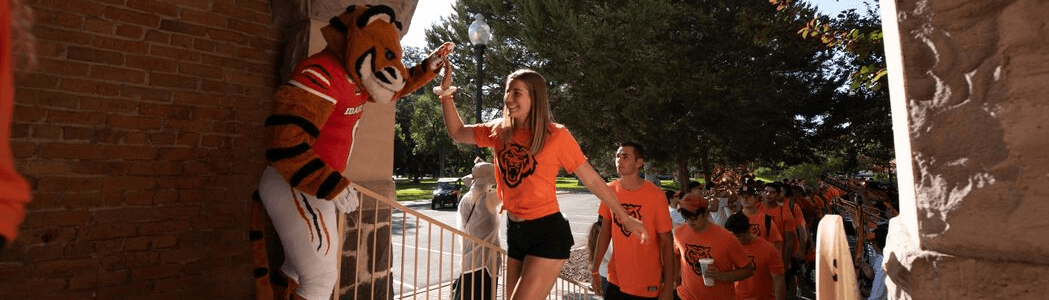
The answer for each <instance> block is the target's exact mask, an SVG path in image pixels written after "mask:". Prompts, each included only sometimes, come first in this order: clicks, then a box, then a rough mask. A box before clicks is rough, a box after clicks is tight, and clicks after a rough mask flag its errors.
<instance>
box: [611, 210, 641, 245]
mask: <svg viewBox="0 0 1049 300" xmlns="http://www.w3.org/2000/svg"><path fill="white" fill-rule="evenodd" d="M620 205H622V206H623V209H624V210H626V214H627V215H629V216H631V217H634V219H638V220H641V205H637V204H627V203H622V202H621V203H620ZM612 221H613V222H614V223H615V224H616V226H617V227H619V231H620V232H622V233H623V236H625V237H630V231H627V230H626V227H624V226H623V223H620V222H619V218H616V217H612Z"/></svg>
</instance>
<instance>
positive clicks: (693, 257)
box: [685, 244, 712, 276]
mask: <svg viewBox="0 0 1049 300" xmlns="http://www.w3.org/2000/svg"><path fill="white" fill-rule="evenodd" d="M701 258H712V257H710V247H706V246H702V245H689V244H685V262H687V263H688V266H689V267H691V269H692V272H694V273H696V275H699V276H703V267H702V266H700V265H699V259H701Z"/></svg>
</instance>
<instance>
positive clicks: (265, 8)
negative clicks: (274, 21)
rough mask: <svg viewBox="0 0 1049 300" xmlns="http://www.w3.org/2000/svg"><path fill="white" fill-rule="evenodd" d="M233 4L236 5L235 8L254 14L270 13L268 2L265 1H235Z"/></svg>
mask: <svg viewBox="0 0 1049 300" xmlns="http://www.w3.org/2000/svg"><path fill="white" fill-rule="evenodd" d="M235 2H236V3H237V6H238V7H240V8H245V9H249V10H253V11H256V12H260V13H263V14H269V13H270V5H269V2H266V1H253V0H237V1H235Z"/></svg>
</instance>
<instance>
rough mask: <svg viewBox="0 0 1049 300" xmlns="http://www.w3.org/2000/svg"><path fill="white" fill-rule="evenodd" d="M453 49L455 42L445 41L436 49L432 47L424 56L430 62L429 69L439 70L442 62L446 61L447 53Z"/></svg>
mask: <svg viewBox="0 0 1049 300" xmlns="http://www.w3.org/2000/svg"><path fill="white" fill-rule="evenodd" d="M453 49H455V43H452V42H445V43H444V44H442V45H441V46H440V47H437V49H433V52H430V55H429V56H427V57H426V61H427V62H428V63H429V64H430V65H429V67H430V70H433V71H434V72H440V70H441V67H443V66H442V65H441V64H442V63H447V61H448V55H449V54H452V50H453Z"/></svg>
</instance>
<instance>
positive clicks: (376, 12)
mask: <svg viewBox="0 0 1049 300" xmlns="http://www.w3.org/2000/svg"><path fill="white" fill-rule="evenodd" d="M379 20H382V21H386V22H387V23H390V24H393V25H394V26H397V31H401V30H404V28H403V27H401V22H399V21H397V14H396V13H394V12H393V9H392V8H390V7H389V6H386V5H379V6H373V7H369V8H368V10H365V11H364V13H362V14H361V16H360V17H357V27H358V28H364V27H367V26H368V24H371V23H372V22H375V21H379Z"/></svg>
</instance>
